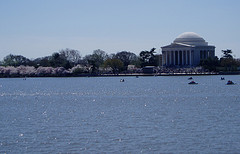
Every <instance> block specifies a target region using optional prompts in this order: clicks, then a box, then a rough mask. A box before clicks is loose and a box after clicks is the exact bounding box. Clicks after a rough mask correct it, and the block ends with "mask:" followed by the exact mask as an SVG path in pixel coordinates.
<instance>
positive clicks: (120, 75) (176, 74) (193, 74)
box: [0, 72, 240, 78]
mask: <svg viewBox="0 0 240 154" xmlns="http://www.w3.org/2000/svg"><path fill="white" fill-rule="evenodd" d="M209 75H240V72H202V73H149V74H148V73H131V74H121V73H119V74H79V75H59V76H56V75H44V76H17V75H14V76H1V77H0V78H44V77H56V78H58V77H61V78H65V77H138V76H209Z"/></svg>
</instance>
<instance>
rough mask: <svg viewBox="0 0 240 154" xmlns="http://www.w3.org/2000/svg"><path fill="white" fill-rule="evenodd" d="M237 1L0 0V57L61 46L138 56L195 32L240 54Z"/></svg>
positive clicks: (33, 53) (30, 55) (84, 51)
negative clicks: (121, 52)
mask: <svg viewBox="0 0 240 154" xmlns="http://www.w3.org/2000/svg"><path fill="white" fill-rule="evenodd" d="M239 15H240V1H239V0H0V19H1V20H0V59H3V57H5V56H6V55H8V54H10V53H12V54H20V55H23V56H26V57H28V58H37V57H43V56H48V55H51V54H52V53H53V52H56V51H59V50H60V49H64V48H71V49H76V50H79V51H80V52H81V54H82V56H84V55H86V54H91V53H92V51H93V50H95V49H102V50H104V51H106V52H107V53H116V52H119V51H123V50H126V51H131V52H134V53H136V54H139V53H140V51H142V50H150V49H151V48H153V47H156V48H157V51H158V52H159V51H160V47H161V46H165V45H168V44H170V43H171V42H173V40H174V39H175V38H176V37H177V36H178V35H180V34H181V33H183V32H196V33H198V34H199V35H200V36H202V37H203V38H204V39H205V40H206V41H207V42H209V44H210V45H215V46H216V55H217V56H218V57H220V56H221V50H223V49H232V51H233V54H234V55H236V57H240V17H239Z"/></svg>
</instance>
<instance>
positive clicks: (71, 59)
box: [0, 48, 240, 77]
mask: <svg viewBox="0 0 240 154" xmlns="http://www.w3.org/2000/svg"><path fill="white" fill-rule="evenodd" d="M155 49H156V48H152V49H151V50H149V51H148V50H144V51H141V52H140V53H139V55H136V54H135V53H132V52H129V51H121V52H117V53H116V54H107V53H106V52H105V51H103V50H100V49H97V50H94V51H93V52H92V54H88V55H86V56H84V57H82V56H81V54H80V52H79V51H78V50H74V49H68V48H67V49H62V50H60V51H58V52H54V53H53V54H52V55H50V56H45V57H41V58H36V59H28V58H26V57H24V56H22V55H13V54H9V55H7V56H6V57H4V58H3V60H2V61H0V77H20V76H79V75H99V74H106V73H109V74H118V73H120V72H122V73H130V72H129V70H128V66H129V65H133V66H135V67H136V68H143V67H144V66H161V64H159V62H160V60H159V59H160V57H159V56H160V55H156V52H155ZM222 53H223V56H222V57H221V58H220V59H219V58H218V57H214V58H208V59H205V60H201V62H200V66H202V67H203V68H204V69H206V70H207V71H214V72H219V71H237V70H239V68H240V61H239V60H238V59H234V58H233V56H232V51H231V50H229V49H227V50H222Z"/></svg>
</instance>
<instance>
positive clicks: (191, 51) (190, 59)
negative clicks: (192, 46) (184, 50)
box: [189, 50, 192, 66]
mask: <svg viewBox="0 0 240 154" xmlns="http://www.w3.org/2000/svg"><path fill="white" fill-rule="evenodd" d="M189 60H190V63H189V64H190V66H192V50H190V58H189Z"/></svg>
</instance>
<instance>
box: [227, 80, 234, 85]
mask: <svg viewBox="0 0 240 154" xmlns="http://www.w3.org/2000/svg"><path fill="white" fill-rule="evenodd" d="M232 84H235V83H234V82H232V81H231V80H228V82H227V85H232Z"/></svg>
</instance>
